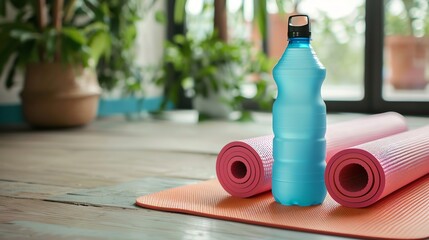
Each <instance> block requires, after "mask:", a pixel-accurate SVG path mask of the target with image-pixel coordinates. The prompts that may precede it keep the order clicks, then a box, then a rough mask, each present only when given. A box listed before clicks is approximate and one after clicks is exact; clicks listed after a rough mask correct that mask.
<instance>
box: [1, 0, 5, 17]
mask: <svg viewBox="0 0 429 240" xmlns="http://www.w3.org/2000/svg"><path fill="white" fill-rule="evenodd" d="M0 16H2V17H5V16H6V0H0Z"/></svg>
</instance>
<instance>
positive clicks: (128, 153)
mask: <svg viewBox="0 0 429 240" xmlns="http://www.w3.org/2000/svg"><path fill="white" fill-rule="evenodd" d="M357 116H358V115H357V114H336V115H329V116H328V122H338V121H344V120H347V119H352V118H355V117H357ZM255 118H256V121H255V122H252V123H238V122H222V121H208V122H203V123H196V115H195V113H194V112H174V113H170V114H169V115H167V117H164V118H163V119H153V118H145V119H143V120H141V119H140V120H131V121H130V120H126V119H125V118H124V117H111V118H105V119H99V120H97V121H96V122H94V123H92V124H91V125H89V126H87V127H85V128H79V129H68V130H37V131H34V130H30V129H28V128H2V129H1V132H0V238H1V239H35V238H36V239H76V238H79V239H258V240H260V239H341V238H339V237H333V236H327V235H317V234H310V233H302V232H295V231H287V230H280V229H274V228H267V227H260V226H254V225H248V224H242V223H234V222H227V221H222V220H215V219H208V218H203V217H196V216H190V215H183V214H173V213H165V212H158V211H152V210H147V209H143V208H138V207H135V206H134V201H135V199H136V197H138V196H140V195H143V194H147V193H151V192H156V191H160V190H162V189H166V188H171V187H175V186H179V185H184V184H189V183H193V182H197V181H202V180H206V179H210V178H215V177H216V176H215V160H216V155H217V153H218V152H219V150H220V149H221V148H222V147H223V145H225V144H226V143H228V142H229V141H231V140H237V139H243V138H249V137H255V136H261V135H266V134H270V133H271V116H270V115H268V114H257V115H256V116H255ZM407 120H408V122H409V125H410V126H411V128H416V127H418V126H422V125H425V124H429V118H416V117H414V118H412V117H407Z"/></svg>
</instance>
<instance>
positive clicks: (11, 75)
mask: <svg viewBox="0 0 429 240" xmlns="http://www.w3.org/2000/svg"><path fill="white" fill-rule="evenodd" d="M17 65H18V57H15V59H14V60H13V63H12V65H11V67H10V69H9V73H8V74H7V77H6V82H5V84H6V88H7V89H10V88H11V87H12V86H13V84H14V82H13V78H14V77H15V71H16V68H17V67H18V66H17Z"/></svg>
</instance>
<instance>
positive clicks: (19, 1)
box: [9, 0, 28, 9]
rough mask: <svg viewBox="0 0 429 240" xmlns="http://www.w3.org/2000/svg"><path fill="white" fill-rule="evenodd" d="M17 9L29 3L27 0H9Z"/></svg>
mask: <svg viewBox="0 0 429 240" xmlns="http://www.w3.org/2000/svg"><path fill="white" fill-rule="evenodd" d="M9 2H10V3H11V4H12V5H13V6H14V7H15V8H16V9H22V8H23V7H25V5H27V3H28V1H27V0H11V1H9Z"/></svg>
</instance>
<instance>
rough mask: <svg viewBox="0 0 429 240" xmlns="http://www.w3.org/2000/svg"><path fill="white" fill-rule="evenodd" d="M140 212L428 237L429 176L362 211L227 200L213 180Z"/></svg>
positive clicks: (266, 197) (156, 198)
mask: <svg viewBox="0 0 429 240" xmlns="http://www.w3.org/2000/svg"><path fill="white" fill-rule="evenodd" d="M136 204H137V205H139V206H141V207H145V208H150V209H156V210H162V211H170V212H179V213H188V214H193V215H199V216H205V217H210V218H218V219H224V220H230V221H237V222H244V223H250V224H257V225H263V226H270V227H276V228H285V229H291V230H298V231H307V232H315V233H324V234H331V235H340V236H349V237H358V238H378V239H426V238H428V237H429V214H428V213H429V175H426V176H424V177H422V178H420V179H419V180H417V181H415V182H413V183H411V184H409V185H407V186H406V187H404V188H402V189H400V190H398V191H396V192H394V193H392V194H390V195H389V196H387V197H385V198H383V199H382V200H381V201H378V202H377V203H375V204H373V205H372V206H370V207H367V208H346V207H343V206H341V205H339V204H338V203H336V202H335V201H334V200H333V199H332V198H330V197H329V196H328V197H327V198H326V199H325V201H324V203H323V204H322V205H319V206H312V207H288V206H282V205H280V204H277V203H275V201H274V199H273V197H272V195H271V192H265V193H262V194H259V195H257V196H254V197H252V198H237V197H233V196H231V195H229V194H228V193H227V192H226V191H225V190H224V189H223V188H222V186H221V185H220V184H219V182H218V181H217V180H210V181H206V182H202V183H197V184H192V185H187V186H182V187H178V188H173V189H169V190H165V191H162V192H158V193H153V194H149V195H146V196H142V197H140V198H138V199H137V202H136Z"/></svg>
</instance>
